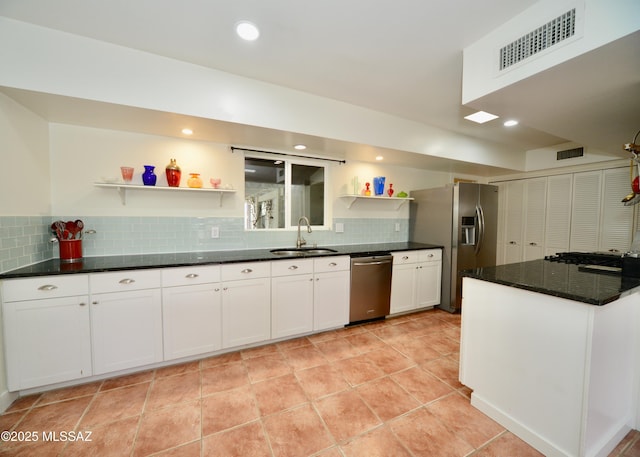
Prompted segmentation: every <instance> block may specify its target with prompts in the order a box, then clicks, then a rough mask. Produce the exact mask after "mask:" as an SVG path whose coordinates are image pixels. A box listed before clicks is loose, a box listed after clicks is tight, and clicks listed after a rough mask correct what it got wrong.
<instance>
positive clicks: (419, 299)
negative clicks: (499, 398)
mask: <svg viewBox="0 0 640 457" xmlns="http://www.w3.org/2000/svg"><path fill="white" fill-rule="evenodd" d="M441 283H442V251H441V250H440V249H428V250H420V251H404V252H394V253H393V275H392V277H391V311H390V314H397V313H404V312H408V311H413V310H416V309H421V308H427V307H430V306H435V305H439V304H440V293H441Z"/></svg>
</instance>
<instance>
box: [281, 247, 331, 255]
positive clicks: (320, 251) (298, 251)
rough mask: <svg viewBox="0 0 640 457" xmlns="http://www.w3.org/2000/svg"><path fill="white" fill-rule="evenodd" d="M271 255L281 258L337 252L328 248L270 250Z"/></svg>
mask: <svg viewBox="0 0 640 457" xmlns="http://www.w3.org/2000/svg"><path fill="white" fill-rule="evenodd" d="M270 252H271V253H272V254H273V255H282V256H303V255H307V254H330V253H332V252H338V251H335V250H333V249H328V248H282V249H272V250H271V251H270Z"/></svg>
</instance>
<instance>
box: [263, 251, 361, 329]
mask: <svg viewBox="0 0 640 457" xmlns="http://www.w3.org/2000/svg"><path fill="white" fill-rule="evenodd" d="M350 266H351V263H350V258H349V256H336V257H321V258H316V259H302V260H281V261H277V262H273V263H272V273H271V274H272V276H273V278H272V279H271V313H272V314H271V337H272V338H282V337H286V336H293V335H300V334H303V333H309V332H311V331H319V330H326V329H330V328H337V327H341V326H344V325H346V324H347V323H348V322H349V279H350Z"/></svg>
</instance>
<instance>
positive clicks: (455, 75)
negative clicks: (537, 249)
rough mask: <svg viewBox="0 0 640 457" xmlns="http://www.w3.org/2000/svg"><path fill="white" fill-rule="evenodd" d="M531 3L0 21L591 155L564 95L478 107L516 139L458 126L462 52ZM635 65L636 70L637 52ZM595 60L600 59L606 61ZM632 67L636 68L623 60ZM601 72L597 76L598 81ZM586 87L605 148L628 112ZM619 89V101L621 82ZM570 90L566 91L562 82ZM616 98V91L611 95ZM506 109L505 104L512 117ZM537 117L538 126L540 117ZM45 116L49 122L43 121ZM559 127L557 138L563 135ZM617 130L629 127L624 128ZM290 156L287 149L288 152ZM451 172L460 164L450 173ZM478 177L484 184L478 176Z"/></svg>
mask: <svg viewBox="0 0 640 457" xmlns="http://www.w3.org/2000/svg"><path fill="white" fill-rule="evenodd" d="M535 2H536V0H484V1H482V2H479V1H477V0H456V1H449V2H444V1H434V0H422V1H418V0H396V1H394V2H382V1H380V2H375V1H371V0H348V1H344V0H323V1H320V2H307V1H301V0H269V1H265V0H233V1H229V0H226V1H225V0H181V1H175V0H135V1H131V0H108V1H107V0H102V1H100V0H93V1H88V0H56V1H55V2H52V1H51V0H0V16H6V17H9V18H13V19H17V20H20V21H24V22H29V23H33V24H36V25H41V26H44V27H49V28H52V29H57V30H61V31H65V32H69V33H73V34H77V35H81V36H86V37H90V38H94V39H97V40H102V41H106V42H110V43H114V44H118V45H122V46H127V47H130V48H134V49H138V50H143V51H147V52H150V53H154V54H158V55H162V56H167V57H170V58H174V59H178V60H182V61H187V62H191V63H195V64H199V65H203V66H207V67H211V68H215V69H219V70H223V71H226V72H229V73H233V74H237V75H242V76H247V77H250V78H253V79H259V80H263V81H266V82H270V83H274V84H278V85H281V86H286V87H289V88H293V89H297V90H300V91H304V92H308V93H312V94H316V95H320V96H324V97H328V98H331V99H335V100H340V101H345V102H348V103H351V104H354V105H359V106H363V107H366V108H370V109H374V110H377V111H381V112H385V113H388V114H392V115H395V116H398V117H401V118H405V119H409V120H413V121H418V122H421V123H424V124H429V125H433V126H437V127H441V128H444V129H447V130H451V131H455V132H458V133H460V134H464V135H468V136H471V137H475V138H479V139H483V140H489V141H492V142H497V143H501V144H505V145H508V146H509V147H511V148H513V149H514V153H518V152H520V153H521V152H523V151H525V150H530V149H537V148H542V147H546V146H551V145H555V144H559V143H563V142H566V141H574V142H578V143H580V142H581V141H582V140H583V139H588V140H589V141H595V143H596V144H595V146H597V147H601V146H603V145H604V143H603V145H600V144H598V130H597V127H598V126H599V125H600V124H599V123H600V122H602V120H603V119H602V117H599V116H598V115H597V113H593V111H595V110H593V109H591V110H590V114H589V119H588V120H589V125H581V124H580V122H578V121H577V120H576V119H575V118H574V119H573V121H572V122H564V123H563V122H558V119H557V118H556V117H554V113H555V112H557V110H556V109H555V108H556V107H557V106H564V107H565V108H566V107H567V105H566V104H564V105H563V100H562V97H563V94H562V91H560V92H559V91H557V90H554V92H553V97H554V98H553V105H545V104H543V103H540V102H538V101H536V100H535V99H533V100H532V99H531V97H528V98H527V100H526V103H521V100H522V99H521V96H523V94H526V93H531V89H530V87H528V86H527V87H524V88H523V89H522V90H523V91H524V92H521V91H518V89H517V88H516V87H514V88H512V89H511V93H510V94H509V97H508V98H507V99H505V98H504V97H500V98H487V100H484V103H486V104H487V105H488V106H494V107H495V108H496V110H498V111H500V110H501V111H509V112H512V113H513V115H514V116H518V115H520V116H521V118H522V119H526V120H527V122H526V123H525V124H523V125H520V126H518V127H517V128H513V129H506V128H504V127H502V125H501V123H497V122H494V123H491V125H487V124H485V125H482V126H480V125H476V124H473V123H471V122H469V121H465V120H464V119H462V118H463V116H465V115H467V114H470V113H471V112H473V111H474V109H472V108H471V107H465V106H462V105H461V84H462V50H463V49H464V48H465V47H466V46H468V45H470V44H472V43H473V42H475V41H477V40H478V39H480V38H482V37H483V36H484V35H485V34H487V33H488V32H490V31H491V30H493V29H495V28H496V27H497V26H499V25H500V24H502V23H504V22H506V21H507V20H509V19H510V18H512V17H513V16H515V15H516V14H518V13H520V12H522V11H523V10H525V9H526V8H528V7H529V6H531V5H532V4H534V3H535ZM242 19H246V20H250V21H252V22H254V23H255V24H257V25H258V26H259V27H260V30H261V37H260V39H259V40H258V41H257V42H253V43H246V42H242V41H241V40H239V39H238V38H237V37H236V36H235V35H234V31H233V28H234V25H235V24H236V23H237V22H238V21H239V20H242ZM637 41H638V40H637V39H636V41H635V42H637ZM635 42H633V43H632V44H635ZM637 49H638V48H636V51H637ZM635 57H636V58H635V60H636V61H637V60H638V59H637V52H636V54H635ZM601 58H604V59H606V56H604V57H601ZM627 60H629V59H628V58H627ZM623 63H624V62H623ZM627 63H628V62H627ZM632 65H634V67H633V68H637V67H638V63H637V62H633V60H632ZM602 71H604V70H601V69H599V68H597V69H595V72H598V74H601V72H602ZM639 73H640V72H636V74H635V75H632V81H631V84H632V86H631V87H635V88H638V87H640V86H638V84H640V83H638V81H639V79H638V76H637V75H638V74H639ZM549 75H550V77H551V80H549ZM547 76H548V77H547V80H544V79H541V80H540V81H539V84H543V85H550V86H551V87H553V86H554V84H553V83H554V80H553V74H552V73H548V74H547ZM563 77H564V76H563ZM589 81H590V84H591V86H590V87H589V91H590V92H591V94H593V93H596V94H600V93H601V94H602V95H603V96H602V97H599V98H598V99H597V101H598V111H601V112H602V113H606V114H607V121H608V124H607V130H608V134H609V136H610V137H611V136H612V129H611V128H610V127H609V125H610V124H611V123H614V122H613V121H614V120H615V117H616V116H619V117H625V120H626V117H628V112H627V110H628V108H629V107H628V106H626V105H625V108H624V111H623V112H620V107H619V104H620V97H619V93H618V96H616V97H615V103H609V101H608V99H607V97H606V96H607V95H608V93H609V91H610V88H609V86H608V82H607V78H606V77H605V78H603V77H600V78H598V80H597V81H595V80H594V78H590V80H589ZM626 83H627V84H626V85H624V86H623V88H624V89H625V90H627V89H628V81H626ZM568 84H569V86H572V87H573V88H575V87H576V85H575V84H573V83H572V82H569V83H568ZM618 86H620V85H619V84H618ZM540 87H541V86H537V89H536V91H534V92H533V93H536V92H545V93H546V91H544V90H543V91H540ZM620 89H621V88H620V87H616V90H620ZM514 91H515V92H514ZM569 92H571V91H569ZM638 94H640V90H638V91H637V94H635V98H632V99H631V100H633V101H635V100H638ZM9 95H10V96H12V94H11V93H9ZM13 96H15V97H16V98H20V97H22V98H23V99H24V101H25V103H26V104H27V106H28V102H29V101H28V99H29V98H30V97H31V98H33V97H32V95H31V94H25V93H20V92H19V91H14V92H13ZM579 98H580V94H579V93H578V94H576V93H575V91H573V92H572V93H571V101H574V100H575V99H579ZM543 99H544V103H549V100H548V99H546V98H544V97H543ZM509 100H515V102H514V103H512V105H513V106H511V107H510V106H509ZM49 102H50V105H49V108H47V109H49V110H52V108H51V106H53V105H55V103H52V104H51V102H52V101H51V100H49ZM31 103H32V105H33V106H34V107H35V106H36V105H37V103H36V102H35V101H34V100H31ZM632 104H633V103H632ZM554 105H555V106H554ZM637 106H640V100H639V101H638V103H635V107H636V108H637ZM534 108H535V109H534ZM591 108H593V107H591ZM545 110H546V111H547V115H544V113H545ZM561 111H562V115H563V116H566V115H567V112H566V109H563V110H561ZM569 111H571V110H570V106H569ZM531 113H534V114H531ZM50 114H51V115H53V111H52V112H51V113H50ZM527 115H528V116H527ZM612 116H613V118H614V119H612ZM633 121H634V122H636V121H637V119H633ZM565 124H566V128H564V127H563V125H565ZM618 124H619V123H618ZM627 125H628V120H627V123H626V124H625V125H624V127H625V128H626V127H627ZM532 126H535V127H536V128H534V127H532ZM218 127H222V128H216V130H218V131H219V132H220V134H222V132H224V130H225V127H230V126H228V125H227V126H225V125H222V124H221V125H218ZM637 128H640V125H638V126H635V127H634V128H632V129H631V130H629V131H626V130H625V131H624V137H620V138H618V136H617V135H618V134H619V132H618V131H617V130H616V131H615V132H613V133H614V135H613V137H615V138H616V145H617V148H619V147H620V145H621V144H622V143H624V142H628V141H630V139H631V137H632V136H633V133H634V131H633V130H634V129H635V130H637ZM241 130H242V131H243V132H244V134H245V135H248V136H247V138H248V139H249V140H251V141H240V142H241V143H244V144H253V143H254V142H255V141H254V140H255V139H252V138H251V137H252V136H253V137H256V138H262V137H263V136H262V134H261V133H260V132H257V131H252V132H249V131H248V129H246V128H244V129H241ZM262 133H265V132H262ZM284 133H286V132H281V134H280V135H271V140H270V141H272V142H273V143H275V144H260V145H261V146H262V147H278V146H279V145H278V144H277V143H278V141H279V138H282V137H285V136H287V135H285V134H284ZM239 135H240V133H239V130H238V129H236V131H235V133H233V134H230V133H227V134H226V136H227V140H231V141H234V140H235V141H238V140H237V137H238V136H239ZM222 136H224V135H222ZM240 136H241V135H240ZM289 136H290V135H289ZM265 138H268V136H266V137H265ZM594 138H595V140H594ZM308 140H310V141H315V142H323V141H324V139H313V138H308ZM222 141H224V140H222ZM260 141H262V140H260ZM327 141H328V140H327ZM268 142H269V140H267V143H268ZM260 145H256V146H260ZM289 145H290V143H287V147H288V146H289ZM333 146H334V147H335V146H336V145H335V144H333ZM616 151H617V149H616ZM411 156H412V155H411V154H407V155H406V157H403V158H404V159H406V162H407V163H410V162H411ZM619 156H624V155H619ZM441 160H442V159H433V161H432V163H431V165H434V166H435V165H438V166H437V168H447V165H446V161H442V162H441V163H440V161H441ZM436 162H438V163H436ZM458 165H461V164H455V163H454V164H453V165H451V164H450V165H448V166H449V168H451V167H452V166H454V167H455V166H458ZM466 171H469V172H472V171H474V169H473V168H468V169H467V170H466ZM475 171H477V170H475ZM491 171H492V170H489V172H491ZM493 171H496V170H493ZM461 172H464V171H461ZM479 174H485V175H486V174H487V171H486V170H485V172H484V173H479Z"/></svg>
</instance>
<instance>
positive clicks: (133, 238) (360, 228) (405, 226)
mask: <svg viewBox="0 0 640 457" xmlns="http://www.w3.org/2000/svg"><path fill="white" fill-rule="evenodd" d="M59 219H60V220H64V221H67V220H75V219H78V216H60V217H50V216H46V217H45V216H32V217H30V216H2V217H0V235H1V237H0V271H1V272H4V271H9V270H12V269H15V268H19V267H23V266H26V265H29V264H32V263H36V262H39V261H42V260H47V259H50V258H56V257H58V255H59V254H58V247H57V244H55V243H50V242H49V239H50V237H51V234H50V232H49V227H50V225H51V222H53V221H54V220H59ZM80 219H82V220H83V222H84V224H85V234H84V236H83V243H82V244H83V255H84V257H95V256H109V255H127V254H157V253H170V252H198V251H219V250H236V249H261V248H271V247H288V246H294V245H295V242H296V236H297V233H296V231H295V230H293V231H255V232H247V231H245V230H244V220H243V218H235V217H116V216H109V217H80ZM336 224H342V225H343V228H344V231H343V232H342V233H336V231H335V230H334V229H332V230H314V231H313V233H307V232H306V231H304V232H303V236H304V238H305V239H306V240H307V243H308V245H313V244H314V243H315V244H317V245H318V246H329V245H341V244H359V243H389V242H401V241H407V240H408V236H409V220H408V219H387V218H366V219H364V218H363V219H351V218H349V219H347V218H343V219H334V221H333V227H334V228H335V226H336ZM216 228H217V232H218V238H212V231H214V230H215V229H216ZM396 228H399V230H397V231H396ZM92 232H95V233H92Z"/></svg>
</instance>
